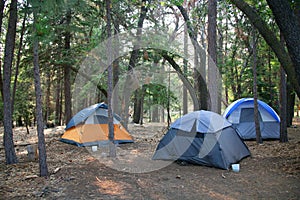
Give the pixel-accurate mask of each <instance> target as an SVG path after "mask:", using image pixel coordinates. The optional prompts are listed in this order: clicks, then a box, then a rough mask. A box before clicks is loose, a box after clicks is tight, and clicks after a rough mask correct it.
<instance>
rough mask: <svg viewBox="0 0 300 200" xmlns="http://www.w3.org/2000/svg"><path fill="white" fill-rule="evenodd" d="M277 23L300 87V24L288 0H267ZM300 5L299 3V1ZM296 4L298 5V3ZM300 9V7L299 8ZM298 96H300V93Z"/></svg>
mask: <svg viewBox="0 0 300 200" xmlns="http://www.w3.org/2000/svg"><path fill="white" fill-rule="evenodd" d="M267 2H268V5H269V7H270V8H271V10H272V12H273V15H274V16H275V21H276V24H277V25H278V27H279V29H280V32H281V33H282V34H283V37H284V40H285V43H286V46H287V49H288V52H289V55H290V58H291V60H292V62H293V64H294V68H295V72H296V79H297V80H298V87H299V85H300V24H299V23H298V18H297V16H296V15H295V13H294V12H293V10H292V8H291V3H290V2H289V1H287V0H267ZM297 4H298V6H299V3H297ZM297 4H296V5H297ZM298 9H299V8H298ZM297 94H298V97H299V98H300V96H299V93H297Z"/></svg>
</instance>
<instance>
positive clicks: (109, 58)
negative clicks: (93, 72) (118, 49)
mask: <svg viewBox="0 0 300 200" xmlns="http://www.w3.org/2000/svg"><path fill="white" fill-rule="evenodd" d="M106 16H107V25H106V30H107V37H108V42H107V52H106V57H107V61H108V62H107V63H109V65H108V68H107V71H108V74H107V87H108V89H107V103H108V130H109V133H108V138H109V156H110V157H116V148H115V144H114V137H115V134H114V123H113V113H112V100H111V98H112V92H113V69H112V65H111V63H112V49H111V47H112V41H111V1H110V0H106Z"/></svg>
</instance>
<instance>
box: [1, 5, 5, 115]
mask: <svg viewBox="0 0 300 200" xmlns="http://www.w3.org/2000/svg"><path fill="white" fill-rule="evenodd" d="M4 6H5V0H0V36H1V35H2V22H3V12H4ZM1 68H2V62H1V59H0V94H1V98H2V101H3V80H2V69H1ZM0 114H2V113H0Z"/></svg>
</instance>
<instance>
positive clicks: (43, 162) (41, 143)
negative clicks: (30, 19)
mask: <svg viewBox="0 0 300 200" xmlns="http://www.w3.org/2000/svg"><path fill="white" fill-rule="evenodd" d="M33 15H34V24H33V27H34V33H35V35H34V38H33V40H34V41H33V73H34V88H35V95H36V108H35V109H36V121H37V132H38V149H39V168H40V176H48V166H47V154H46V145H45V136H44V123H43V107H42V89H41V80H40V69H39V41H38V36H37V31H36V25H37V24H36V22H37V16H36V15H37V13H36V11H33Z"/></svg>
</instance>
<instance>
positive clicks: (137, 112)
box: [132, 88, 142, 124]
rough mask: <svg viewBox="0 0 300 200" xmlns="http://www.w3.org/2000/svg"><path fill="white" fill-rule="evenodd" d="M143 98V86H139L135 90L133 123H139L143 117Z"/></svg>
mask: <svg viewBox="0 0 300 200" xmlns="http://www.w3.org/2000/svg"><path fill="white" fill-rule="evenodd" d="M141 98H142V88H138V89H137V90H136V91H135V92H134V105H133V119H132V121H133V123H136V124H138V123H139V122H140V119H141V106H142V105H141V102H142V101H141Z"/></svg>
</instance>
